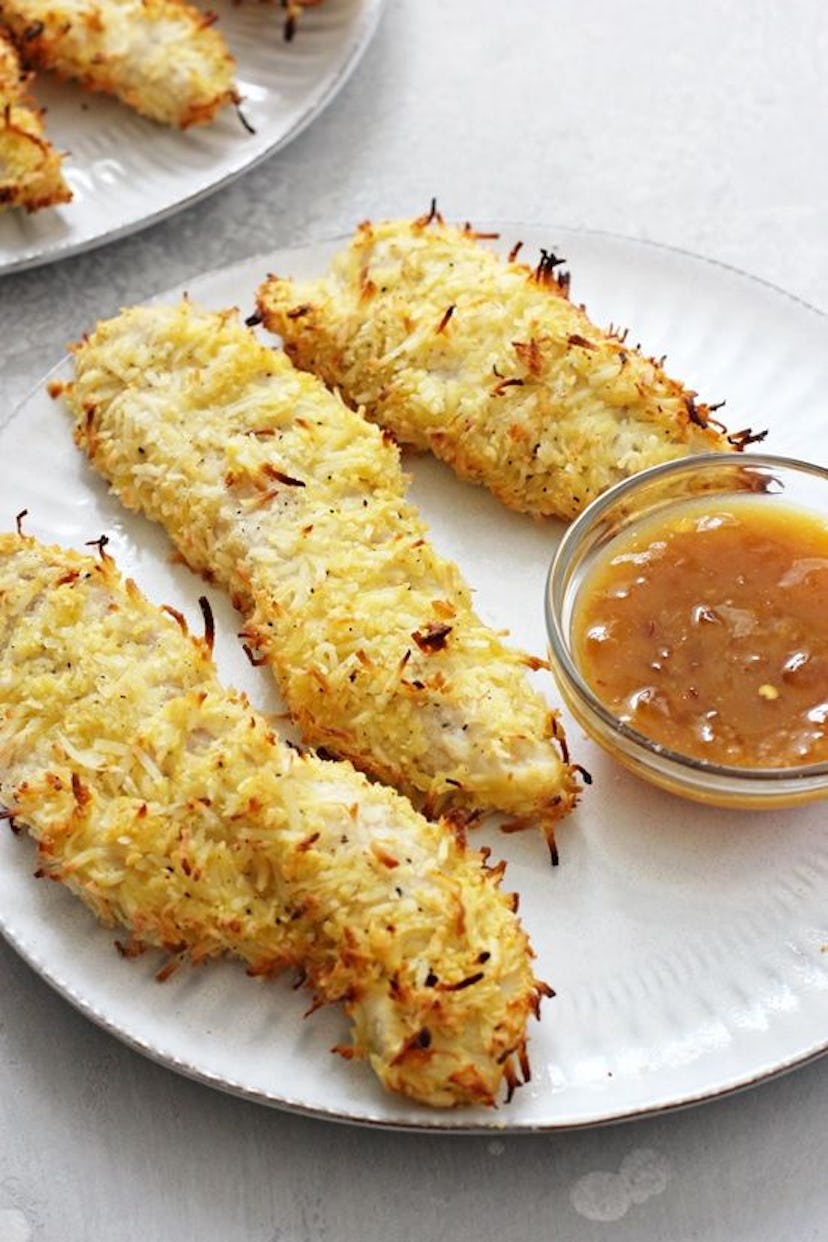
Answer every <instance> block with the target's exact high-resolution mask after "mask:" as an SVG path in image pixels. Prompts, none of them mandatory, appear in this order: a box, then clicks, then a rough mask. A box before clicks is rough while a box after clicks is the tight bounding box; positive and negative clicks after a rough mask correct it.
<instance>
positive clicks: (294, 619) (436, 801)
mask: <svg viewBox="0 0 828 1242" xmlns="http://www.w3.org/2000/svg"><path fill="white" fill-rule="evenodd" d="M74 368H75V378H74V381H73V382H72V383H70V384H69V385H68V386H66V387H65V389H64V391H65V396H66V399H67V401H68V403H69V406H70V408H71V410H72V411H73V413H74V415H75V417H76V426H75V438H76V442H77V443H78V445H79V446H80V447H81V448H82V449H84V450H85V451H86V453H87V454H88V456H89V459H90V461H91V462H92V464H93V466H94V467H95V468H96V469H97V470H98V471H100V473H101V474H102V475H103V476H104V477H105V478H106V479H108V480H109V482H110V484H111V486H112V489H113V491H114V492H115V493H116V494H117V495H118V496H119V497H120V499H121V500H122V501H123V502H124V504H125V505H126V506H127V507H128V508H131V509H137V510H140V511H142V512H144V513H145V514H147V516H149V517H151V518H153V519H154V520H156V521H159V522H161V523H162V524H163V525H164V526H165V527H166V529H167V531H168V532H169V534H170V535H171V537H172V539H173V540H174V542H175V544H176V545H177V547H178V549H179V550H180V552H181V554H182V556H183V558H184V560H185V561H186V562H187V564H188V565H190V567H191V568H193V569H195V570H197V571H198V572H200V573H202V574H204V575H205V576H207V577H208V578H211V579H214V580H215V581H216V582H219V583H220V584H221V585H222V586H224V587H226V588H227V589H228V590H229V591H230V592H231V594H232V597H233V599H234V601H235V603H236V605H237V606H238V607H239V608H240V609H241V610H242V611H243V612H244V613H245V614H246V618H247V620H246V624H245V627H244V635H243V636H244V638H245V640H246V643H247V645H248V647H249V648H250V650H251V652H252V653H253V654H254V656H255V658H257V659H261V660H262V661H265V660H266V661H268V662H269V663H270V665H271V667H272V669H273V671H274V672H275V674H276V678H277V681H278V684H279V687H280V689H281V691H282V694H283V697H284V699H285V702H286V704H287V707H288V709H289V711H290V713H291V716H292V717H293V719H294V721H295V722H296V724H297V725H298V727H299V729H300V730H301V732H302V734H303V736H304V738H305V740H306V741H308V742H309V743H311V744H313V745H315V746H319V747H324V748H326V749H327V750H328V751H330V752H332V753H334V754H336V755H339V756H344V757H346V758H348V759H350V760H351V761H352V762H353V763H354V764H356V766H357V767H359V768H361V769H363V770H364V771H366V772H368V773H370V774H372V775H373V776H376V777H378V778H380V779H382V780H384V781H386V782H387V783H389V784H392V785H395V786H397V787H398V788H399V789H401V790H402V791H403V792H405V793H407V794H409V795H410V796H411V797H412V798H413V799H415V800H416V802H417V803H418V804H419V805H421V806H423V807H424V808H425V809H426V811H427V812H428V813H434V812H437V811H445V812H447V811H455V812H457V813H459V814H469V813H471V814H475V813H478V812H481V811H486V810H499V811H503V812H505V813H506V814H507V815H508V816H510V817H511V818H512V820H513V821H515V826H518V825H521V824H523V823H529V822H533V823H537V824H539V825H540V826H541V827H542V828H543V830H544V831H545V832H546V834H547V837H548V839H549V841H550V845H551V844H552V840H553V837H552V833H553V824H554V822H555V821H556V820H557V818H558V817H559V816H560V815H562V814H563V813H564V812H565V811H567V810H568V809H569V808H570V807H571V806H572V805H573V802H574V799H575V796H576V793H577V790H578V778H577V773H576V771H575V770H574V769H573V767H571V766H570V764H569V763H568V762H567V761H566V760H565V759H564V758H563V756H562V753H561V745H560V744H559V740H558V739H559V737H560V726H559V725H558V723H557V720H556V718H555V716H554V714H553V713H552V712H550V710H549V707H548V704H547V703H546V701H545V699H544V698H543V697H542V696H541V695H540V693H538V691H536V690H535V689H534V688H533V687H532V686H531V685H530V683H529V681H528V678H527V675H526V666H527V665H530V666H536V665H537V664H538V663H539V662H538V661H533V660H532V659H531V658H530V657H528V656H525V655H523V654H521V653H519V652H516V651H514V650H511V649H509V648H508V647H507V646H506V645H505V644H504V642H503V641H502V640H501V638H500V637H499V636H498V635H496V634H495V633H494V632H493V631H492V630H491V629H489V628H488V627H487V626H485V625H484V624H483V623H482V622H481V621H480V620H479V618H478V617H477V616H476V615H475V613H474V611H473V609H472V606H471V601H470V594H469V590H468V587H467V586H466V584H465V583H464V581H463V580H462V578H461V576H460V573H459V571H458V569H457V567H456V566H455V565H453V564H451V563H450V562H448V561H446V560H443V559H442V558H441V557H440V556H439V555H438V554H437V553H436V552H435V550H434V548H433V547H432V546H431V544H430V543H429V542H428V538H427V531H426V527H425V524H424V522H423V521H422V519H421V517H420V516H419V514H418V513H417V511H416V510H415V509H414V507H413V506H412V505H411V504H410V503H409V502H408V501H407V500H406V499H405V479H404V476H403V474H402V471H401V469H400V462H399V453H398V450H397V448H396V446H395V445H394V444H393V443H391V442H390V441H389V440H388V438H387V437H385V436H384V435H383V434H382V433H381V432H380V431H379V430H378V429H377V428H376V427H374V426H372V425H371V424H370V423H368V422H366V421H365V419H363V418H362V417H361V416H360V415H359V414H356V413H354V412H352V411H350V410H348V409H347V408H346V407H345V406H344V405H343V404H342V402H341V401H339V399H338V398H337V397H335V396H334V395H332V394H331V393H329V392H328V391H327V389H326V388H325V386H324V385H323V384H322V383H321V382H320V381H319V380H317V379H315V378H314V377H313V376H310V375H307V374H305V373H304V372H302V371H298V370H296V368H294V367H293V366H292V364H291V363H290V361H289V360H288V359H287V358H286V357H285V355H284V354H283V353H282V352H281V351H275V350H272V349H270V348H267V347H266V346H264V345H262V344H261V343H260V342H259V341H257V340H256V338H255V336H254V335H253V333H252V332H250V331H249V330H248V329H247V328H245V327H243V326H241V325H240V324H239V323H238V321H237V319H236V315H235V312H233V311H230V312H225V313H221V314H220V313H214V312H210V311H204V310H201V309H198V308H196V307H195V306H193V305H192V304H190V303H189V302H187V301H186V300H185V301H183V302H182V303H180V304H179V305H177V306H154V307H137V308H133V309H131V310H128V311H124V312H123V313H122V314H121V315H119V316H117V317H116V318H115V319H111V320H109V321H106V322H103V323H100V324H99V325H98V326H97V328H96V329H95V331H94V332H93V333H92V334H91V335H90V336H89V337H87V338H85V339H84V340H83V341H82V342H81V343H80V344H79V345H78V346H77V347H76V348H75V350H74Z"/></svg>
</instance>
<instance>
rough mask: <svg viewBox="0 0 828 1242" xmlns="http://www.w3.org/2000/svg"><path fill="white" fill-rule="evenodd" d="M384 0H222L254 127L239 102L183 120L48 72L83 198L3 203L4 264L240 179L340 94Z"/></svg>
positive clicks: (44, 83)
mask: <svg viewBox="0 0 828 1242" xmlns="http://www.w3.org/2000/svg"><path fill="white" fill-rule="evenodd" d="M382 4H383V0H325V3H324V4H321V5H319V6H318V7H312V8H309V9H307V10H306V11H305V12H304V13H303V14H302V15H301V17H300V18H299V24H298V28H297V32H296V35H295V37H294V39H293V40H292V41H291V42H289V43H288V42H286V41H285V39H284V36H283V25H284V11H283V10H282V8H281V7H280V6H279V5H278V4H276V3H274V4H266V3H263V2H262V0H245V3H243V4H236V3H233V0H216V4H215V7H216V8H217V11H218V13H219V29H220V30H221V32H222V34H223V35H224V37H225V39H226V41H227V44H228V46H229V48H230V50H231V52H232V53H233V56H234V57H235V59H236V63H237V75H236V80H237V83H238V86H239V89H240V93H241V95H242V97H243V102H242V105H241V109H242V112H243V114H244V118H245V120H246V121H247V122H248V124H249V126H250V128H251V129H252V131H253V132H248V130H247V129H246V128H245V127H244V125H243V124H242V122H241V120H240V119H239V117H238V116H237V115H236V113H235V112H234V110H233V109H232V108H225V109H224V110H223V112H222V113H221V114H220V115H219V116H218V118H217V119H216V120H215V121H214V122H213V123H212V124H210V125H207V126H199V127H195V128H193V129H189V130H186V131H184V132H181V131H178V130H173V129H168V128H166V127H165V126H163V125H156V124H154V123H153V122H152V121H147V120H145V119H144V118H143V117H140V116H138V115H137V114H136V113H133V112H131V111H130V110H129V109H128V108H126V107H124V106H123V105H122V104H119V103H118V102H117V101H115V100H113V99H109V98H107V97H106V96H103V95H91V94H86V93H84V92H83V91H81V90H80V89H79V88H78V87H76V86H75V85H74V84H72V83H68V82H67V83H63V82H57V81H54V80H53V79H52V78H51V77H50V76H49V75H48V74H46V73H42V74H38V75H37V77H36V81H35V87H34V94H35V96H36V98H37V102H38V104H39V106H40V107H42V108H45V109H46V124H47V130H48V136H49V138H50V139H51V141H52V143H53V144H54V146H55V147H57V149H58V150H59V151H65V152H67V158H66V164H65V175H66V179H67V181H68V182H69V184H70V185H71V188H72V191H73V194H74V198H73V200H72V201H71V202H70V203H67V204H65V205H64V206H62V207H54V208H46V209H44V210H42V211H38V212H35V213H34V214H32V215H29V214H27V213H26V212H24V211H18V210H15V211H5V212H2V213H0V274H2V273H3V272H11V271H17V270H21V269H23V268H28V267H34V266H36V265H38V264H42V263H46V262H51V261H53V260H55V259H62V258H66V257H67V256H68V255H71V254H76V253H78V252H79V251H83V250H89V249H92V248H93V247H95V246H99V245H102V244H103V243H104V242H109V241H114V240H115V239H116V238H118V237H123V236H125V235H127V234H129V233H133V232H135V231H136V230H138V229H140V228H145V227H146V226H147V225H149V224H152V223H155V222H156V221H158V220H161V219H163V218H164V217H165V216H168V215H171V214H172V213H173V212H175V211H180V210H181V209H182V208H183V207H186V206H188V205H189V204H190V203H193V202H195V201H196V200H197V199H199V198H203V197H204V196H205V195H206V194H209V193H212V192H213V191H215V190H217V189H219V188H220V187H221V186H223V185H226V184H227V183H228V182H229V181H232V180H233V179H234V178H235V177H237V176H238V175H239V174H240V173H242V172H245V171H246V170H247V169H250V168H252V167H253V166H254V165H255V164H257V163H259V162H260V161H261V160H263V159H265V158H266V157H267V156H269V155H272V154H273V153H274V152H275V151H277V150H278V149H279V148H280V147H282V146H284V145H285V144H286V143H287V142H289V141H290V140H291V139H293V138H295V137H296V135H297V134H298V133H300V132H301V130H302V129H304V127H305V126H306V125H308V124H309V123H310V122H311V121H312V120H313V119H314V117H316V116H318V115H319V113H320V112H321V111H322V109H323V108H324V107H325V106H326V105H327V104H328V103H330V101H331V100H332V99H333V97H334V96H335V95H336V93H337V92H338V91H339V90H340V88H341V87H342V86H343V85H344V84H345V82H346V81H347V79H348V77H349V75H350V73H351V72H352V70H353V69H354V68H355V66H356V65H357V63H358V61H359V59H360V57H361V55H362V53H363V52H364V51H365V48H366V47H367V45H368V42H369V41H370V38H371V35H372V34H373V32H374V29H375V27H376V24H377V21H378V20H379V16H380V12H381V10H382Z"/></svg>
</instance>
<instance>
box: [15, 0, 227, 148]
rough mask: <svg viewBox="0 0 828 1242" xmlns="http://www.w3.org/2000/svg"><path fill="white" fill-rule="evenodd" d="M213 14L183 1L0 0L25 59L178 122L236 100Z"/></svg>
mask: <svg viewBox="0 0 828 1242" xmlns="http://www.w3.org/2000/svg"><path fill="white" fill-rule="evenodd" d="M213 20H214V19H213V17H211V16H210V15H208V14H206V13H203V12H201V11H199V10H198V9H196V8H193V7H192V6H191V5H189V4H187V3H185V2H184V0H0V21H2V22H4V23H5V24H6V25H7V26H8V27H9V29H10V30H11V32H12V34H13V35H14V36H15V38H16V40H17V42H18V46H19V47H20V49H21V54H22V55H23V57H24V60H25V62H26V64H27V65H29V66H30V67H32V68H38V69H51V70H52V71H53V72H55V73H56V74H58V76H59V77H61V78H69V79H74V80H77V81H78V82H80V84H81V85H82V86H84V87H85V88H86V89H87V90H90V91H102V92H103V93H104V94H107V95H115V96H116V97H117V98H118V99H120V100H121V101H122V102H123V103H125V104H128V105H129V107H131V108H134V109H135V110H136V112H140V113H141V114H142V116H146V117H149V118H150V119H151V120H153V121H160V122H162V123H163V124H165V125H173V126H179V127H180V128H182V129H185V128H186V127H187V126H190V125H199V124H203V123H204V122H207V121H211V120H212V119H213V117H214V116H215V114H216V112H218V110H219V109H220V108H222V107H223V106H224V105H225V104H228V103H234V102H236V101H237V99H238V95H237V92H236V88H235V85H234V81H233V75H234V72H235V64H234V61H233V58H232V56H231V55H230V52H229V51H228V49H227V46H226V44H225V42H224V39H223V38H222V36H221V35H220V34H219V32H218V31H217V30H216V29H215V28H214V27H213Z"/></svg>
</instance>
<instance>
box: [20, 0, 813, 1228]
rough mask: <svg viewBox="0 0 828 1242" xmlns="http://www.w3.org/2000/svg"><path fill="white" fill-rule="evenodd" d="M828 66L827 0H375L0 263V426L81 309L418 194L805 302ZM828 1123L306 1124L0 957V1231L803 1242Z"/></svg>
mask: <svg viewBox="0 0 828 1242" xmlns="http://www.w3.org/2000/svg"><path fill="white" fill-rule="evenodd" d="M327 2H328V3H332V4H334V3H336V0H327ZM827 62H828V6H826V5H825V4H824V3H823V0H787V2H784V0H778V2H777V0H671V2H667V3H665V0H628V3H625V4H621V3H619V2H618V0H614V2H613V0H588V2H586V3H584V2H580V3H575V2H574V0H388V7H387V11H386V13H385V16H384V18H383V20H382V23H381V25H380V28H379V31H378V33H377V35H376V38H375V40H374V42H373V43H372V45H371V47H370V48H369V50H368V52H367V54H366V56H365V59H364V61H363V62H362V64H361V66H360V67H359V68H358V70H357V72H356V74H355V76H354V78H353V79H352V81H351V82H350V83H349V84H348V86H347V87H346V88H345V90H344V91H343V92H342V94H341V95H340V96H339V97H338V98H337V99H336V100H335V101H334V103H333V105H332V106H331V107H330V108H329V110H328V111H327V112H326V113H325V114H324V115H323V116H322V117H321V118H319V119H318V120H317V121H316V122H315V123H314V124H313V125H312V126H311V128H310V129H309V130H307V131H306V132H305V133H304V134H303V135H302V136H301V137H300V138H299V139H298V140H297V141H296V142H295V143H294V144H293V145H292V146H290V147H289V148H288V149H287V150H285V151H284V152H282V153H280V154H279V155H277V156H276V157H275V158H274V159H273V160H271V161H270V162H269V163H266V164H265V165H263V166H262V167H260V168H259V169H257V170H256V171H254V172H252V173H251V174H250V175H248V176H247V177H245V178H243V179H242V180H240V181H238V182H236V183H235V184H234V185H233V186H231V187H230V188H228V189H225V190H224V191H222V192H220V193H218V194H217V195H215V196H214V197H213V198H211V199H209V200H207V201H206V202H204V203H202V204H200V205H197V206H195V207H193V208H191V209H190V210H188V211H187V212H185V213H184V214H182V215H179V216H177V217H174V218H173V219H171V220H169V221H167V222H166V223H163V224H160V225H158V226H156V227H154V228H153V229H151V230H149V231H147V232H144V233H141V234H139V235H137V236H135V237H133V238H130V239H127V240H125V241H122V242H119V243H117V244H114V245H112V246H108V247H104V248H102V249H100V250H98V251H95V252H92V253H90V254H88V255H84V256H80V257H77V258H75V259H70V260H66V261H64V262H63V263H59V264H56V265H53V266H51V267H49V268H43V269H38V270H34V271H31V272H28V273H22V274H20V275H16V276H7V277H5V278H3V279H2V280H0V361H2V371H1V372H0V374H2V395H3V408H2V410H0V414H2V415H5V414H6V413H8V411H9V410H10V409H11V408H12V407H13V406H14V405H15V404H16V402H17V401H18V400H20V399H21V398H22V397H23V396H24V395H25V394H26V392H28V391H29V389H30V388H31V387H32V386H33V385H34V384H35V383H36V382H37V381H38V380H39V378H40V376H41V375H42V374H43V372H45V371H46V370H47V369H48V367H50V366H51V365H52V363H53V362H55V361H56V360H57V359H58V358H59V357H60V355H61V354H62V352H63V350H64V347H65V345H66V343H67V342H68V341H69V340H71V339H74V338H75V337H76V336H77V335H78V333H79V332H80V331H81V330H83V329H84V328H86V327H88V326H90V325H91V324H92V323H93V322H94V320H95V319H96V318H98V317H101V316H104V315H107V314H110V313H111V312H113V311H115V310H116V309H117V308H119V307H120V306H122V305H125V304H129V303H133V302H136V301H139V300H141V299H142V298H144V297H145V296H147V295H149V294H151V293H153V292H156V291H158V290H159V289H162V288H165V287H167V286H169V285H172V284H175V283H178V282H180V281H186V280H187V279H188V278H189V277H190V276H194V275H196V274H198V273H199V272H202V271H204V270H206V269H208V268H212V267H216V266H221V265H224V264H226V263H230V262H232V261H233V260H235V259H239V258H243V257H246V256H248V255H252V254H255V253H257V252H259V251H264V250H267V249H270V248H273V247H275V246H283V245H287V244H291V243H294V242H300V241H304V240H308V239H312V238H314V237H319V236H330V235H332V234H336V233H340V232H345V231H348V230H349V229H350V228H351V227H352V225H353V224H354V223H355V222H356V221H357V220H359V219H361V218H363V217H365V216H378V215H385V214H397V213H400V214H409V213H419V212H421V211H423V210H424V209H426V208H427V206H428V202H429V200H430V198H431V197H432V195H437V197H438V199H439V203H440V206H441V208H442V209H443V211H444V212H445V214H446V215H447V216H448V217H450V218H459V219H465V218H467V217H469V218H471V219H472V220H484V219H487V218H490V219H502V220H515V221H521V220H522V221H532V222H549V223H550V224H551V225H555V224H560V225H568V226H576V227H586V228H596V229H607V230H611V231H615V232H621V233H625V234H628V235H630V236H633V237H638V238H647V239H652V240H656V241H660V242H665V243H669V244H672V245H676V246H680V247H683V248H686V249H689V250H693V251H697V252H700V253H703V254H705V255H707V256H709V257H712V258H716V259H720V260H723V261H725V262H728V263H732V264H735V265H736V266H738V267H741V268H743V269H745V270H747V271H749V272H751V273H753V274H755V275H758V276H761V277H763V278H765V279H767V280H770V281H771V282H773V283H775V284H777V285H780V286H782V287H784V288H785V289H787V290H789V291H790V292H792V293H794V294H797V295H798V296H800V297H802V298H804V299H805V300H807V301H809V302H811V303H813V304H815V305H817V306H819V307H821V308H823V309H828V229H827V228H826V225H828V158H826V151H828V108H826V85H825V81H826V76H825V66H826V63H827ZM826 410H827V413H826V427H827V428H828V405H827V406H826ZM817 451H818V452H820V453H821V455H822V457H823V458H824V457H825V456H826V455H828V454H826V451H825V444H823V445H821V446H819V448H818V449H817ZM0 464H2V467H3V469H4V470H9V469H13V463H12V462H2V463H0ZM826 1116H828V1062H821V1063H818V1064H816V1065H813V1066H810V1067H808V1068H805V1069H801V1070H799V1071H798V1072H796V1073H795V1074H793V1075H791V1076H789V1077H787V1078H785V1079H783V1080H780V1081H777V1082H774V1083H770V1084H766V1085H765V1086H762V1087H760V1088H758V1089H755V1090H753V1091H751V1092H748V1093H745V1094H743V1095H740V1096H737V1097H734V1098H732V1099H728V1100H723V1101H719V1102H717V1103H713V1104H708V1105H705V1106H703V1107H701V1108H698V1109H695V1110H692V1111H687V1112H682V1113H676V1114H673V1115H671V1116H665V1117H661V1118H655V1119H651V1120H648V1121H644V1122H639V1123H637V1124H632V1125H622V1126H617V1127H613V1128H609V1129H604V1130H597V1131H590V1132H581V1133H573V1134H562V1135H555V1136H537V1137H521V1138H514V1137H509V1136H508V1135H503V1136H500V1137H491V1136H489V1137H473V1136H465V1137H463V1136H454V1137H451V1136H446V1137H430V1136H417V1135H405V1134H396V1133H391V1134H387V1133H381V1132H376V1131H369V1130H360V1129H353V1128H351V1127H347V1126H340V1125H331V1124H324V1123H321V1122H315V1121H310V1120H307V1119H303V1118H299V1117H294V1116H289V1115H285V1114H281V1113H277V1112H271V1111H268V1110H265V1109H262V1108H258V1107H256V1106H253V1105H250V1104H247V1103H244V1102H241V1101H239V1100H235V1099H232V1098H229V1097H225V1096H222V1095H220V1094H218V1093H215V1092H211V1091H210V1090H208V1089H206V1088H204V1087H200V1086H197V1085H195V1084H193V1083H190V1082H188V1081H186V1080H184V1079H183V1078H179V1077H177V1076H175V1075H173V1074H172V1073H170V1072H168V1071H166V1070H164V1069H161V1068H159V1067H157V1066H155V1065H153V1064H151V1063H150V1062H148V1061H146V1060H144V1059H142V1058H141V1057H140V1056H138V1055H137V1054H134V1053H132V1052H131V1051H129V1050H127V1049H126V1048H125V1047H123V1046H121V1045H120V1044H118V1043H117V1042H115V1041H114V1040H113V1039H112V1038H110V1037H109V1036H107V1035H104V1034H103V1033H101V1032H100V1031H98V1030H97V1029H96V1028H95V1027H94V1026H92V1025H91V1024H90V1023H89V1022H87V1021H86V1020H85V1019H84V1018H81V1017H80V1016H78V1015H77V1014H76V1013H75V1012H74V1011H73V1010H72V1009H70V1008H69V1006H68V1005H66V1004H65V1003H64V1002H63V1001H62V1000H60V999H59V998H58V997H57V996H56V995H54V994H53V993H52V992H51V991H50V989H49V988H48V987H47V986H46V985H45V984H43V983H42V982H41V981H40V980H39V979H38V978H37V977H36V976H35V975H34V974H32V972H31V971H30V970H29V969H28V967H26V966H25V965H24V964H23V963H22V962H21V961H19V960H18V958H17V957H16V956H15V955H14V953H12V952H11V950H9V949H7V948H6V947H5V946H0V1242H29V1240H30V1239H38V1240H39V1239H44V1240H48V1242H82V1240H83V1242H85V1240H87V1239H89V1240H93V1242H108V1240H109V1239H116V1238H117V1239H118V1242H139V1240H141V1242H144V1240H148V1242H179V1240H180V1239H191V1238H192V1239H199V1242H218V1240H221V1242H225V1240H226V1239H231V1238H232V1239H234V1238H239V1239H245V1240H249V1242H305V1240H307V1239H315V1240H319V1242H357V1240H359V1242H375V1240H376V1242H379V1240H380V1239H383V1240H390V1242H399V1240H407V1239H412V1240H416V1242H442V1239H451V1240H452V1242H489V1240H490V1239H491V1240H494V1239H498V1240H502V1239H504V1238H507V1239H510V1240H512V1239H514V1240H516V1242H529V1239H532V1242H552V1240H553V1239H554V1240H555V1242H593V1240H597V1239H601V1240H603V1239H607V1242H689V1240H690V1239H694V1240H696V1239H698V1240H703V1242H708V1240H709V1242H748V1240H749V1242H824V1240H826V1239H828V1191H826V1175H825V1168H826V1158H828V1134H826V1130H827V1129H828V1125H827V1124H826Z"/></svg>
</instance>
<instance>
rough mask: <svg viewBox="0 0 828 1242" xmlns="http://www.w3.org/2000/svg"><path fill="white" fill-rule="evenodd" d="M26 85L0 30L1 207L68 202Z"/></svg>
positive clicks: (57, 164) (32, 208) (56, 160)
mask: <svg viewBox="0 0 828 1242" xmlns="http://www.w3.org/2000/svg"><path fill="white" fill-rule="evenodd" d="M26 85H27V84H26V75H25V73H24V72H23V70H22V68H21V65H20V59H19V57H18V55H17V52H16V51H15V49H14V47H13V45H12V43H11V41H10V40H9V39H8V38H7V37H6V36H5V35H4V34H3V32H2V31H0V208H3V207H25V208H26V210H27V211H36V210H38V208H41V207H54V206H55V205H57V204H58V203H66V202H68V201H69V199H70V198H71V197H72V192H71V190H70V189H69V186H68V185H67V184H66V182H65V181H64V179H63V173H62V171H61V157H60V155H59V154H58V152H57V151H56V150H55V149H54V147H53V146H52V145H51V143H50V142H49V141H48V139H47V138H46V136H45V134H44V131H43V120H42V114H41V113H40V112H39V110H38V109H37V108H36V107H35V105H34V103H33V101H32V100H31V99H30V98H29V96H28V94H27V90H26Z"/></svg>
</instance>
